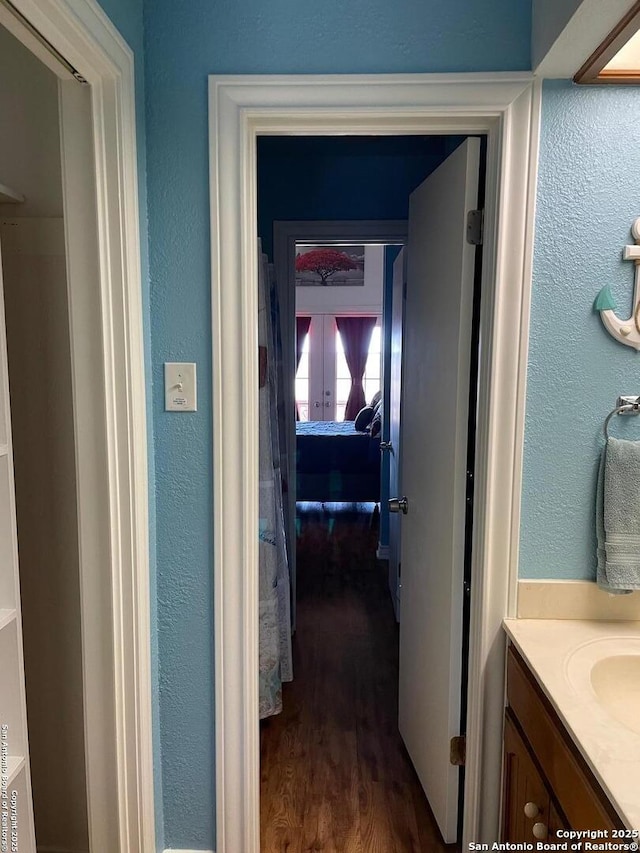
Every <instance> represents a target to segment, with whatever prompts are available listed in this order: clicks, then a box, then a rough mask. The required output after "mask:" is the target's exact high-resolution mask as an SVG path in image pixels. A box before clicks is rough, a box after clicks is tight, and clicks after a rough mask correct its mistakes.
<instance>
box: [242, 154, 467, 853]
mask: <svg viewBox="0 0 640 853" xmlns="http://www.w3.org/2000/svg"><path fill="white" fill-rule="evenodd" d="M463 142H464V140H462V139H461V138H453V137H396V138H367V137H364V138H348V137H347V138H344V137H343V138H335V137H325V138H319V139H314V138H301V139H300V138H298V139H290V138H284V137H264V138H260V139H259V141H258V201H259V204H258V211H259V234H260V236H261V238H262V250H263V253H264V254H265V255H266V258H267V259H268V260H272V261H275V270H273V269H271V271H270V269H269V266H268V263H267V264H266V265H262V264H261V275H260V278H261V283H262V288H263V291H262V292H263V293H264V297H263V298H262V301H261V309H262V311H261V316H262V322H261V324H260V335H261V337H260V347H261V357H260V366H261V370H260V384H261V390H264V389H265V388H266V387H267V386H268V384H269V381H270V379H273V380H274V382H275V385H276V392H275V395H272V398H271V401H270V403H269V407H268V408H267V407H263V405H262V398H261V408H260V414H261V432H260V435H261V443H262V444H264V443H265V430H264V429H263V427H264V426H265V420H266V419H268V420H269V425H270V427H271V428H270V429H269V430H267V432H269V434H270V435H269V436H268V440H269V443H270V446H271V451H272V459H271V461H270V463H269V465H270V466H271V467H272V468H273V470H274V471H275V474H274V476H273V478H270V471H268V470H266V469H262V468H261V474H260V489H261V492H260V518H261V544H260V549H261V558H260V580H261V584H262V583H265V581H267V584H266V585H268V586H269V585H270V586H271V589H273V590H275V594H273V595H271V597H270V600H264V599H263V596H262V594H261V602H260V620H261V635H260V639H261V664H262V663H263V662H267V665H268V668H266V669H263V668H262V666H261V673H260V690H261V695H260V699H261V717H262V718H263V722H262V724H261V850H262V851H263V853H267V851H275V850H283V849H297V848H298V847H300V849H318V850H322V849H327V850H328V849H332V850H351V849H359V850H362V851H366V850H369V849H396V850H399V851H404V850H407V851H409V850H423V849H430V850H431V849H432V850H437V849H447V846H446V845H445V843H444V840H443V837H442V835H443V833H442V832H441V830H440V829H439V828H438V822H437V821H436V819H434V816H433V813H432V811H431V808H430V805H429V802H428V800H427V798H426V796H425V793H424V791H423V787H424V786H423V784H422V783H421V780H420V778H419V776H418V774H417V773H416V770H415V769H414V766H413V763H412V761H411V759H410V758H409V755H408V753H407V750H406V748H405V746H404V743H403V738H402V736H401V735H400V733H399V728H398V691H399V672H398V665H399V631H398V622H397V617H398V615H399V613H398V611H397V608H396V604H397V601H396V598H395V596H396V595H397V592H398V587H399V578H398V577H397V573H396V577H395V587H394V586H393V583H392V580H391V575H392V573H390V572H389V567H388V562H387V561H388V559H389V556H390V553H391V551H392V547H391V546H390V528H393V526H394V525H393V522H394V521H397V519H391V524H390V516H389V513H388V511H387V501H388V498H389V497H398V498H399V497H401V496H400V493H399V494H398V495H397V496H396V495H395V494H394V495H390V494H389V468H390V466H389V462H390V457H391V456H392V455H393V454H392V453H386V452H385V449H386V447H387V446H388V445H389V444H390V442H389V436H390V431H391V420H392V417H391V414H392V413H391V396H392V395H391V391H392V388H393V387H394V381H395V383H396V388H395V390H396V393H395V395H394V396H395V405H396V407H397V411H396V412H395V417H396V420H399V398H400V395H399V393H397V392H398V388H397V383H398V382H399V377H398V373H397V364H396V365H395V373H394V366H392V360H393V359H392V352H393V351H394V347H393V346H392V340H393V321H392V320H393V317H394V310H393V299H394V290H395V298H396V311H395V320H396V329H395V332H396V335H395V361H396V362H397V361H398V359H399V358H400V360H401V346H400V348H399V347H398V344H399V343H401V340H402V328H400V330H398V326H397V323H398V305H397V303H398V299H399V301H400V318H401V317H402V305H403V304H404V299H405V298H406V277H405V271H406V261H405V258H404V257H403V256H402V254H401V257H400V259H399V261H398V255H399V253H401V250H402V247H403V245H404V244H405V243H406V241H407V218H408V212H409V210H408V209H409V196H410V194H411V192H412V191H413V190H414V189H416V188H417V187H418V186H420V185H421V184H422V182H423V181H424V179H425V178H427V177H428V176H429V175H430V174H432V173H433V172H434V171H436V170H437V168H438V166H439V165H441V164H442V163H443V162H444V161H445V160H447V158H448V156H449V155H450V154H452V153H453V152H454V151H456V150H457V149H458V148H459V147H460V146H461V144H462V143H463ZM376 217H377V218H376ZM362 220H366V221H367V225H368V226H371V225H372V224H373V223H377V225H378V229H379V230H380V231H383V230H384V228H385V227H386V228H387V230H388V231H392V232H393V235H390V234H387V239H381V238H380V237H378V238H377V239H374V240H370V241H369V242H367V241H366V240H365V239H364V237H363V235H362V234H358V235H357V236H354V235H355V232H354V231H353V230H351V233H349V228H345V227H344V226H346V225H351V226H353V228H355V227H356V223H357V222H360V227H361V228H362ZM340 225H342V226H343V234H342V237H340V236H339V235H338V234H337V230H340V229H339V228H337V226H340ZM336 228H337V230H336ZM314 229H315V230H314ZM364 230H366V228H365V229H364ZM305 231H306V235H305V234H304V233H303V232H305ZM334 232H335V233H334ZM345 233H346V236H345ZM283 247H284V248H285V250H284V252H283V251H282V249H283ZM279 248H280V251H278V249H279ZM405 254H406V253H405ZM478 254H479V253H478ZM283 255H284V256H285V260H284V261H283ZM287 258H288V261H287V260H286V259H287ZM394 263H395V267H396V269H395V279H396V282H395V284H396V286H395V288H394ZM287 264H288V266H287ZM398 278H399V279H400V284H399V286H398ZM332 280H333V281H332ZM374 280H375V282H376V284H375V287H373V282H374ZM372 288H373V289H372ZM376 288H377V291H376V293H375V295H374V290H376ZM476 295H477V294H476ZM472 296H473V294H472ZM472 301H473V300H472ZM472 313H473V312H472ZM400 323H401V324H402V320H400ZM476 325H477V318H476ZM474 328H475V326H474ZM398 331H400V337H399V336H398ZM472 337H473V336H472ZM269 343H273V344H275V346H274V348H273V351H272V352H269ZM476 344H477V341H476ZM471 348H472V347H470V349H471ZM416 366H417V365H416ZM392 375H393V376H394V381H392V378H391V377H392ZM374 386H375V387H374ZM470 386H473V388H474V389H475V376H474V378H473V379H470V373H469V372H467V376H466V385H465V391H464V393H465V395H466V397H467V398H469V397H473V396H474V394H473V393H472V394H470ZM278 388H279V390H278ZM266 396H267V395H266V394H264V393H263V397H266ZM356 422H357V423H356ZM274 426H275V427H276V428H275V429H273V428H272V427H274ZM397 426H398V424H397V423H396V427H397ZM467 426H468V423H467V419H466V417H465V419H464V429H465V431H466V430H467ZM356 427H360V428H359V429H356ZM347 433H348V434H347ZM465 439H466V435H465ZM351 441H353V443H352V444H350V443H349V442H351ZM381 444H382V452H381ZM472 445H473V442H470V446H472ZM397 450H399V448H397ZM396 462H398V459H396ZM261 464H262V463H261ZM269 465H268V466H267V467H269ZM269 479H271V482H270V483H268V480H269ZM278 484H280V486H281V495H280V498H279V499H278V497H277V495H276V492H277V491H278ZM278 500H279V502H280V507H281V509H280V510H278V508H277V504H278ZM270 501H271V502H272V504H271V505H272V506H273V505H275V508H276V512H281V515H282V535H281V537H280V546H281V552H282V553H283V554H284V557H283V558H282V559H279V558H278V556H277V551H278V542H277V539H278V537H279V536H280V532H279V531H276V535H275V537H274V542H273V543H267V541H266V540H267V539H268V535H267V525H266V523H265V520H264V519H265V516H264V515H263V507H265V506H268V505H269V502H270ZM465 521H466V520H465V519H463V521H462V536H463V538H464V534H465ZM395 528H396V531H395V535H396V536H398V533H399V531H398V525H397V524H396V525H395ZM467 533H468V530H467ZM392 535H393V534H392ZM269 544H271V545H273V544H275V546H276V547H275V551H274V554H275V556H273V555H272V564H271V566H270V567H268V565H267V564H268V562H269V558H267V560H266V561H263V559H262V552H263V551H264V550H265V546H268V545H269ZM393 547H395V550H396V555H397V554H398V553H399V550H400V549H399V543H397V542H396V543H394V546H393ZM274 561H275V562H274ZM263 569H264V572H263ZM396 569H397V567H396ZM269 577H270V578H271V580H272V581H273V580H274V581H275V583H271V584H269V583H268V579H269ZM459 603H460V613H459V615H458V617H457V618H458V619H459V621H460V622H462V621H463V610H464V603H463V601H462V598H460V601H459ZM269 622H271V627H272V630H271V631H268V630H266V631H265V627H266V626H267V624H268V623H269ZM287 626H291V627H293V628H294V634H293V639H292V640H291V637H290V633H289V632H288V631H287ZM269 636H270V637H271V651H270V652H269V650H268V649H267V648H266V643H265V644H263V639H265V640H266V639H267V637H269ZM267 642H268V641H267ZM460 655H461V656H462V650H461V651H460ZM461 668H463V666H462V661H461ZM283 682H284V683H283ZM263 702H264V704H263ZM463 705H464V702H463V701H461V706H463ZM274 712H275V713H274ZM460 722H461V725H462V723H463V721H462V720H461V721H460ZM456 772H458V771H457V770H456ZM461 788H462V786H460V789H461ZM447 841H448V842H451V841H454V842H455V837H454V838H451V837H450V836H449V837H447ZM372 845H373V846H372Z"/></svg>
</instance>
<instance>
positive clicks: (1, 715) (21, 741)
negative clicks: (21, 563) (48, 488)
mask: <svg viewBox="0 0 640 853" xmlns="http://www.w3.org/2000/svg"><path fill="white" fill-rule="evenodd" d="M0 678H1V680H2V688H1V689H0V774H1V775H2V777H3V780H2V783H3V784H2V788H3V800H4V801H3V809H4V808H5V806H7V815H6V816H7V822H8V827H7V829H8V832H9V838H8V839H7V841H8V842H11V843H8V844H7V849H9V850H13V849H17V850H19V851H20V853H35V850H36V845H35V832H34V823H33V803H32V799H31V774H30V768H29V741H28V737H27V709H26V700H25V686H24V657H23V651H22V618H21V613H20V583H19V572H18V531H17V524H16V507H15V491H14V482H13V450H12V444H11V409H10V400H9V376H8V371H7V342H6V329H5V316H4V296H3V287H2V258H1V257H0ZM5 777H6V779H5ZM5 785H6V789H5ZM5 794H6V799H5ZM13 815H15V825H14V824H12V817H13ZM13 831H15V832H16V834H17V837H16V845H15V846H14V845H13V841H14V839H13V836H12V832H13Z"/></svg>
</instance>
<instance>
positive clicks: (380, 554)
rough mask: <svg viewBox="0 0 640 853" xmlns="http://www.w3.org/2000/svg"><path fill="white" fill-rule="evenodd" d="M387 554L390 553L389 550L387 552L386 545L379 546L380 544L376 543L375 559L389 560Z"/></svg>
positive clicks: (387, 547)
mask: <svg viewBox="0 0 640 853" xmlns="http://www.w3.org/2000/svg"><path fill="white" fill-rule="evenodd" d="M389 553H390V550H389V546H388V545H381V544H380V543H378V550H377V551H376V557H377V558H378V559H379V560H388V559H389Z"/></svg>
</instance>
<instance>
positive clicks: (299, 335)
mask: <svg viewBox="0 0 640 853" xmlns="http://www.w3.org/2000/svg"><path fill="white" fill-rule="evenodd" d="M310 325H311V317H296V373H297V372H298V368H299V367H300V359H301V358H302V350H303V348H304V341H305V338H306V337H307V335H308V334H309V326H310ZM296 420H297V421H299V420H300V411H299V409H298V403H297V402H296Z"/></svg>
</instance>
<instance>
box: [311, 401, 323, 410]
mask: <svg viewBox="0 0 640 853" xmlns="http://www.w3.org/2000/svg"><path fill="white" fill-rule="evenodd" d="M313 405H314V406H315V407H316V409H319V408H320V406H321V405H322V404H321V403H319V402H318V401H317V400H316V402H315V403H314V404H313Z"/></svg>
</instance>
